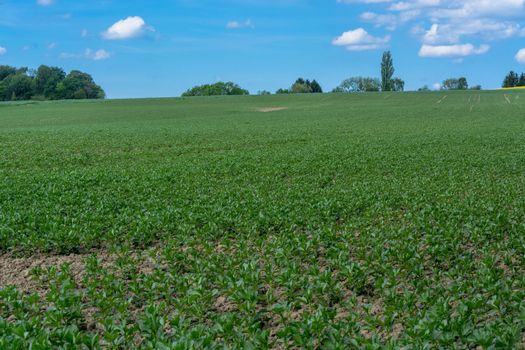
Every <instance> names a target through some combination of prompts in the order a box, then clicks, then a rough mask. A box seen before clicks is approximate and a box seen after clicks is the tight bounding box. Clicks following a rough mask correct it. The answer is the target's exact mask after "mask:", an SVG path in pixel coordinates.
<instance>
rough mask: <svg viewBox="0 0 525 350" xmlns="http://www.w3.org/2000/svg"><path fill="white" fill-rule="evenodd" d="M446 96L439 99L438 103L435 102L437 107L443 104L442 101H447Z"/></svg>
mask: <svg viewBox="0 0 525 350" xmlns="http://www.w3.org/2000/svg"><path fill="white" fill-rule="evenodd" d="M447 97H448V95H445V96H444V97H443V98H441V99H440V100H439V101H437V102H436V104H437V105H440V104H441V103H443V101H445V100H446V99H447Z"/></svg>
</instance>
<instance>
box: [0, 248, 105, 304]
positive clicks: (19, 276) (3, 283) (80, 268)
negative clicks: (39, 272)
mask: <svg viewBox="0 0 525 350" xmlns="http://www.w3.org/2000/svg"><path fill="white" fill-rule="evenodd" d="M90 255H91V254H70V255H64V256H48V255H36V256H32V257H23V258H20V257H15V256H12V255H11V254H4V255H1V256H0V289H3V288H6V287H7V286H15V287H16V288H17V289H18V290H19V291H21V292H41V294H43V293H45V291H44V290H39V289H40V286H39V283H38V281H36V280H35V279H34V278H33V274H32V272H33V271H34V270H35V269H43V270H46V269H48V268H51V267H56V268H60V267H61V266H62V265H64V264H68V265H69V267H70V270H71V274H72V275H73V276H74V278H75V280H77V282H78V281H80V280H82V277H83V276H84V275H85V270H86V268H85V262H86V259H87V258H88V257H89V256H90ZM96 255H97V257H98V259H100V260H101V261H102V264H103V265H109V264H111V263H112V262H113V261H114V258H112V257H111V256H110V255H108V254H107V253H106V252H98V253H97V254H96ZM42 292H43V293H42Z"/></svg>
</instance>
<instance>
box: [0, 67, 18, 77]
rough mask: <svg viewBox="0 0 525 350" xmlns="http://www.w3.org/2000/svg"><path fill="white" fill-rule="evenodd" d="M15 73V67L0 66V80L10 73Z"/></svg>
mask: <svg viewBox="0 0 525 350" xmlns="http://www.w3.org/2000/svg"><path fill="white" fill-rule="evenodd" d="M15 74H16V68H15V67H10V66H0V81H2V80H4V79H5V78H7V77H8V76H10V75H15Z"/></svg>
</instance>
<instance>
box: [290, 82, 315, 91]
mask: <svg viewBox="0 0 525 350" xmlns="http://www.w3.org/2000/svg"><path fill="white" fill-rule="evenodd" d="M301 81H302V82H301ZM308 83H310V82H308ZM290 91H291V92H292V93H293V94H310V93H312V88H311V87H310V85H309V84H307V83H306V81H304V80H302V79H298V80H297V81H296V82H295V83H294V84H293V85H292V87H291V88H290Z"/></svg>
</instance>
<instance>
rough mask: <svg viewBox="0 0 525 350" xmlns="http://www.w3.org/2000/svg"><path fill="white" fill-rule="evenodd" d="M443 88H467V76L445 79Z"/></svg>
mask: <svg viewBox="0 0 525 350" xmlns="http://www.w3.org/2000/svg"><path fill="white" fill-rule="evenodd" d="M441 89H442V90H467V89H468V82H467V78H465V77H461V78H459V79H456V78H451V79H447V80H445V81H443V84H442V85H441Z"/></svg>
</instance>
